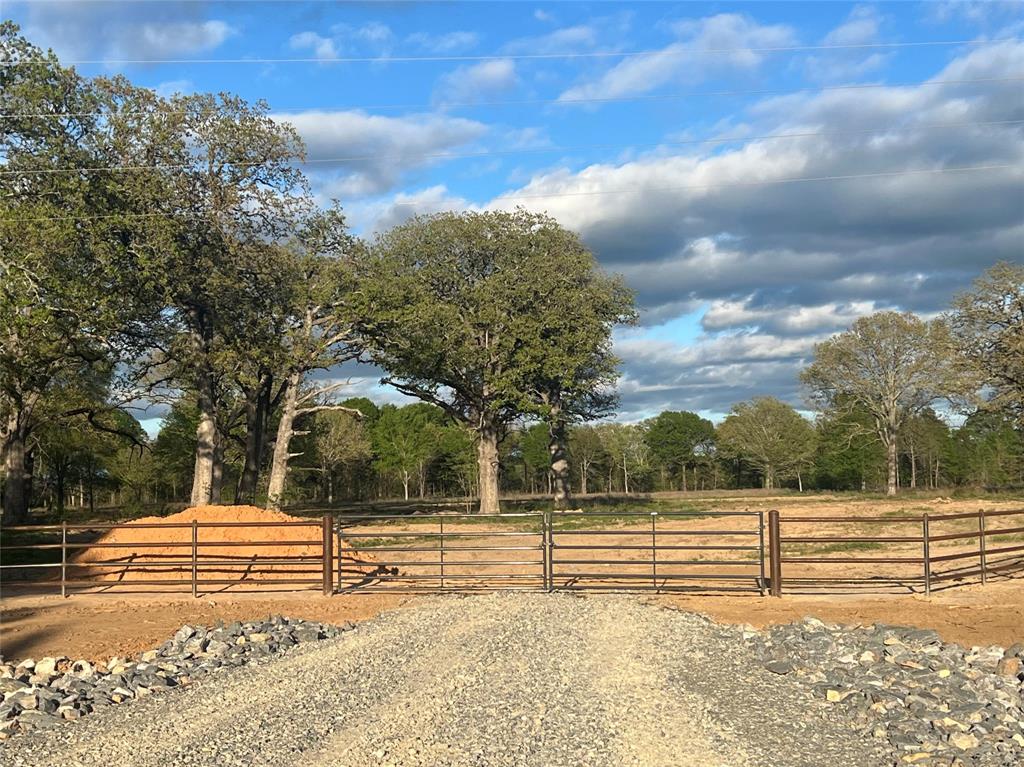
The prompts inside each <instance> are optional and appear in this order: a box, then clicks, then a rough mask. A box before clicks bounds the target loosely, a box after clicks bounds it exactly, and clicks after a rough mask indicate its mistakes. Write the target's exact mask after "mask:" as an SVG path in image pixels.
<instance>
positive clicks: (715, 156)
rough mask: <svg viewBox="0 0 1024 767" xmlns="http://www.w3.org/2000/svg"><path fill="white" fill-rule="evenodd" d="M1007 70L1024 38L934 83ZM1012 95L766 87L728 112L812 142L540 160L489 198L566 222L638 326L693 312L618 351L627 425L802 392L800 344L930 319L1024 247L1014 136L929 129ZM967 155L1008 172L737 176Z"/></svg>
mask: <svg viewBox="0 0 1024 767" xmlns="http://www.w3.org/2000/svg"><path fill="white" fill-rule="evenodd" d="M1022 69H1024V43H1002V44H994V45H987V46H978V47H972V48H971V50H970V51H969V52H967V53H964V54H963V55H961V56H960V57H958V58H956V59H954V60H953V61H952V62H950V63H949V65H948V66H946V67H945V68H943V69H942V71H939V72H937V73H936V74H935V76H934V80H959V79H978V78H999V77H1007V76H1012V75H1014V74H1016V73H1019V72H1020V71H1021V70H1022ZM1018 91H1019V88H1018V84H1017V83H995V82H992V83H986V84H985V85H983V86H979V85H923V86H918V87H881V88H878V89H873V90H864V91H827V92H820V93H816V94H796V95H792V96H787V97H782V98H771V99H764V100H763V101H761V102H759V103H757V104H755V105H754V106H753V107H751V108H750V109H749V110H747V112H746V114H741V115H737V116H736V122H737V123H740V124H743V125H744V126H745V129H748V130H750V131H751V133H752V134H754V135H763V134H770V133H812V134H819V135H809V136H804V137H801V138H794V139H785V140H766V139H751V140H748V141H746V142H743V143H741V144H739V145H738V146H736V147H734V148H729V149H722V148H710V147H708V148H701V147H696V148H693V149H688V150H687V151H685V152H680V151H670V150H669V149H668V148H665V149H663V150H662V151H661V152H659V153H657V154H651V155H647V156H643V157H640V158H638V159H630V160H626V161H620V162H607V163H600V164H593V165H590V166H587V167H585V168H582V169H579V170H573V169H570V168H567V167H554V168H550V169H547V170H545V171H543V172H535V173H534V174H533V176H532V177H531V178H530V179H529V180H528V181H527V182H526V183H524V184H522V186H521V187H520V188H518V189H516V190H514V191H513V192H510V193H509V194H508V196H503V197H502V199H495V200H493V201H492V202H491V203H490V204H489V205H488V206H487V207H489V208H502V209H508V208H512V207H514V206H516V205H523V206H525V207H527V208H529V209H531V210H538V211H546V212H548V213H550V214H551V215H553V216H554V217H555V218H557V219H558V220H559V221H560V222H561V223H562V224H564V225H565V226H567V227H569V228H571V229H574V230H576V231H579V232H580V233H581V235H582V237H583V239H584V241H585V242H586V243H587V244H588V245H589V246H590V247H591V248H592V249H593V250H594V252H595V253H596V254H597V256H598V258H599V259H600V261H601V262H602V264H603V265H604V266H605V267H606V268H608V269H610V270H613V271H616V272H620V273H622V274H623V275H624V277H625V278H626V281H627V282H628V283H629V284H630V285H631V286H632V287H633V288H634V289H635V290H636V292H637V295H638V299H639V302H640V304H641V306H642V308H643V310H644V316H643V320H644V322H645V323H647V324H648V325H650V324H655V323H664V322H666V321H668V320H670V319H672V318H673V317H677V316H679V315H680V314H681V313H683V312H691V311H693V308H694V306H696V305H700V306H704V307H706V309H705V310H704V318H703V326H704V328H705V330H706V331H707V335H705V336H703V337H701V338H699V339H698V340H697V341H696V343H693V344H691V345H689V346H683V345H682V344H673V343H672V342H666V341H653V340H651V339H649V338H648V339H644V338H643V337H642V335H641V337H639V338H638V337H636V336H631V337H628V338H624V339H623V340H622V341H620V342H619V343H617V345H616V349H617V351H618V353H619V354H620V355H621V356H622V357H623V359H624V360H625V378H624V380H623V401H624V408H625V411H626V415H627V417H629V414H630V413H633V414H642V413H643V412H645V411H646V410H648V409H653V410H654V411H655V412H656V411H657V410H658V409H661V408H662V407H668V406H672V407H682V406H685V407H688V408H691V409H707V410H720V409H722V408H723V407H725V406H727V405H728V404H729V403H730V402H733V401H736V400H739V399H744V398H747V397H750V396H753V395H754V394H774V395H776V396H780V397H782V398H784V399H787V400H789V401H790V402H793V403H794V404H798V403H799V402H800V401H801V395H800V391H799V388H798V384H797V378H796V373H797V371H798V370H799V369H800V367H801V366H802V364H804V360H805V357H806V355H807V354H809V351H810V348H811V347H812V346H813V343H814V341H815V340H819V339H821V338H823V337H827V335H828V334H830V333H832V332H835V331H837V330H840V329H842V328H844V327H846V326H847V325H848V324H849V323H850V322H852V321H853V320H854V319H856V318H857V317H859V316H862V315H864V314H867V313H870V312H873V311H876V310H880V309H885V308H900V309H909V310H913V311H917V312H919V313H922V314H924V315H929V314H932V313H934V312H936V311H940V310H942V309H943V308H945V307H946V306H948V303H949V300H950V298H951V296H952V295H953V294H954V293H955V292H957V291H959V290H963V289H964V288H966V287H967V286H968V285H969V283H970V280H971V279H973V278H974V277H975V276H977V274H978V273H980V272H981V271H982V270H983V269H985V268H987V267H988V266H990V265H991V264H992V263H994V262H995V261H997V260H1011V261H1020V260H1021V259H1022V255H1021V249H1020V243H1021V241H1022V240H1024V208H1022V207H1021V205H1020V199H1021V189H1022V188H1024V129H1022V127H1021V126H1020V125H1016V124H1003V125H978V126H974V127H962V126H961V127H956V128H947V129H936V128H934V127H932V126H935V125H942V124H948V123H962V122H988V121H1014V120H1024V104H1022V102H1021V100H1020V98H1019V94H1018ZM879 129H881V130H879ZM860 130H863V131H877V132H875V133H872V132H865V133H857V131H860ZM974 165H1006V166H1009V167H1006V168H1003V169H996V170H988V171H980V172H974V173H959V174H954V173H950V174H946V175H910V174H908V175H903V176H893V177H889V178H874V179H851V180H840V181H824V182H815V183H777V184H769V185H764V186H757V185H745V184H746V182H751V181H762V182H772V181H784V180H785V179H789V178H801V177H819V176H822V177H827V176H836V175H851V174H853V175H856V174H867V173H890V172H893V171H899V170H901V169H907V170H913V169H922V168H943V167H954V168H955V167H964V166H974ZM732 183H736V184H737V185H730V184H732ZM593 192H608V193H606V194H591V193H593ZM518 194H522V195H523V197H519V198H517V197H516V196H515V195H518ZM547 194H552V195H556V196H551V197H543V196H540V195H547ZM557 195H564V196H557ZM638 332H639V333H641V334H642V333H643V332H644V331H643V330H642V329H641V330H640V331H638Z"/></svg>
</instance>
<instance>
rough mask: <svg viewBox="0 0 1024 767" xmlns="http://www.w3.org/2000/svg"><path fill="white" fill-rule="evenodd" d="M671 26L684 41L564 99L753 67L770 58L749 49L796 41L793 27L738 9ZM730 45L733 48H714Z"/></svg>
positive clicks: (629, 62)
mask: <svg viewBox="0 0 1024 767" xmlns="http://www.w3.org/2000/svg"><path fill="white" fill-rule="evenodd" d="M671 28H672V29H673V31H674V32H675V33H676V34H677V35H678V36H679V37H680V38H681V39H680V40H679V41H677V42H674V43H671V44H669V45H667V46H665V47H664V48H661V49H659V50H656V51H654V52H652V53H650V54H648V55H644V56H634V57H630V58H627V59H624V60H622V61H620V62H619V63H618V64H615V65H614V66H612V67H611V68H610V69H608V70H607V71H606V72H605V73H604V74H603V75H601V76H600V77H599V78H597V79H596V80H591V81H587V82H584V83H581V84H579V85H575V86H573V87H571V88H569V89H567V90H565V91H564V92H563V93H562V94H561V96H560V98H561V99H562V100H565V101H572V100H574V99H590V98H615V97H619V96H632V95H637V94H641V93H647V92H649V91H652V90H655V89H657V88H659V87H661V86H662V85H666V84H668V83H670V82H671V83H682V82H699V81H701V80H703V79H705V78H706V77H708V76H709V75H711V74H714V73H717V72H723V71H730V70H740V71H751V70H754V69H756V68H757V67H759V66H760V65H761V64H762V63H763V62H764V61H765V59H766V58H767V54H765V53H759V52H756V51H752V50H748V49H750V48H770V47H778V46H785V45H792V44H793V43H794V41H795V39H796V37H795V33H794V31H793V29H792V28H791V27H788V26H786V25H783V24H772V25H761V24H758V23H757V22H755V21H754V20H753V19H751V18H749V17H747V16H742V15H739V14H735V13H722V14H718V15H717V16H711V17H708V18H704V19H700V20H697V21H693V20H682V21H678V22H675V23H673V24H672V25H671ZM726 49H729V50H730V51H731V52H729V53H710V52H709V51H722V50H726ZM733 49H735V50H733Z"/></svg>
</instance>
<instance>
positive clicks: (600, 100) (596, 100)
mask: <svg viewBox="0 0 1024 767" xmlns="http://www.w3.org/2000/svg"><path fill="white" fill-rule="evenodd" d="M1016 82H1024V77H982V78H978V79H974V80H970V79H968V80H924V81H914V82H902V83H864V84H854V85H822V86H818V87H808V88H778V89H755V90H731V91H695V92H693V93H662V94H655V95H648V96H606V97H601V96H596V97H593V98H571V99H562V98H556V99H520V100H515V101H455V102H451V101H439V102H437V103H436V104H423V103H420V104H360V105H347V106H334V107H330V106H328V107H290V108H288V109H275V110H273V111H272V112H271V115H272V116H275V117H282V116H288V115H292V114H304V113H307V112H340V111H357V110H362V111H373V110H380V109H422V110H434V109H438V108H443V109H457V108H471V107H506V106H512V107H519V106H537V105H540V104H609V103H616V102H643V101H668V100H673V99H686V98H704V97H720V96H773V95H779V94H784V95H788V94H796V93H818V92H824V91H859V90H872V89H876V88H921V87H930V86H937V85H973V84H980V83H1016ZM109 114H113V113H111V112H109V111H103V112H9V113H6V114H0V118H5V117H7V118H11V117H31V118H40V119H42V118H47V119H61V118H65V117H104V116H106V115H109ZM116 114H119V115H139V114H154V115H157V114H159V115H183V114H186V110H184V109H156V110H144V109H129V110H125V111H124V112H118V113H116Z"/></svg>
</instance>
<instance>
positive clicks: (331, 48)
mask: <svg viewBox="0 0 1024 767" xmlns="http://www.w3.org/2000/svg"><path fill="white" fill-rule="evenodd" d="M288 45H289V46H290V47H291V48H292V49H293V50H300V51H301V50H310V51H312V52H313V54H314V55H315V56H316V57H317V58H318V59H336V58H338V49H337V48H336V47H335V45H334V40H332V39H331V38H329V37H321V36H320V35H318V34H317V33H316V32H299V33H298V34H294V35H292V36H291V37H290V38H289V39H288Z"/></svg>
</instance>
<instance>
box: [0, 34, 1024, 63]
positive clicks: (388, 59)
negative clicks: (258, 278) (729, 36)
mask: <svg viewBox="0 0 1024 767" xmlns="http://www.w3.org/2000/svg"><path fill="white" fill-rule="evenodd" d="M1007 42H1019V41H1018V40H1017V39H1016V38H1004V39H999V40H977V39H975V40H919V41H915V42H893V43H841V44H840V43H837V44H832V45H776V46H767V47H759V48H754V47H748V48H742V47H741V48H702V49H697V50H693V49H688V48H683V47H678V48H675V49H673V48H672V46H671V45H670V46H669V47H668V48H661V49H652V50H642V51H583V52H568V51H566V52H562V53H510V54H489V55H484V56H329V57H323V58H318V57H307V56H303V57H292V58H234V59H79V60H76V61H64V62H62V63H63V64H65V65H68V66H92V65H102V66H121V65H127V64H150V65H152V64H412V63H429V62H449V63H454V62H467V61H504V60H517V61H518V60H551V59H610V58H636V57H642V56H653V55H659V56H665V55H668V56H717V55H726V54H730V53H796V52H802V51H835V50H875V49H879V48H887V49H888V48H927V47H938V46H950V45H998V44H1000V43H1007ZM33 65H35V66H49V65H50V62H49V61H45V60H39V61H36V60H31V61H6V62H0V66H4V67H18V66H33Z"/></svg>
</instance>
